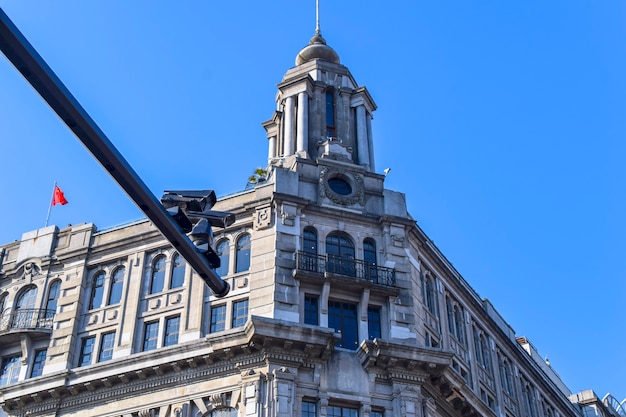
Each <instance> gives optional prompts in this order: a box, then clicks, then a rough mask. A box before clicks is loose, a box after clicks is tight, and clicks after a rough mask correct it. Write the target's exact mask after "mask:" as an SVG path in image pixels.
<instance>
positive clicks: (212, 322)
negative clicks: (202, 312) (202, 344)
mask: <svg viewBox="0 0 626 417" xmlns="http://www.w3.org/2000/svg"><path fill="white" fill-rule="evenodd" d="M210 311H211V317H209V333H217V332H222V331H224V330H226V319H227V317H226V311H227V309H226V304H218V305H215V306H211V310H210ZM217 312H219V313H220V316H221V317H220V316H218V315H217V314H216V313H217ZM218 318H219V319H218ZM220 325H221V328H218V327H220Z"/></svg>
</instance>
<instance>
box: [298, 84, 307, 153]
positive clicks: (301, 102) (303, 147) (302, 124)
mask: <svg viewBox="0 0 626 417" xmlns="http://www.w3.org/2000/svg"><path fill="white" fill-rule="evenodd" d="M296 127H297V134H296V139H297V145H296V152H307V151H308V148H309V95H308V94H307V93H306V92H305V91H301V92H300V93H298V121H297V123H296Z"/></svg>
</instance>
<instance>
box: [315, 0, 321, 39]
mask: <svg viewBox="0 0 626 417" xmlns="http://www.w3.org/2000/svg"><path fill="white" fill-rule="evenodd" d="M315 33H316V34H318V35H319V34H321V33H322V32H321V31H320V0H315Z"/></svg>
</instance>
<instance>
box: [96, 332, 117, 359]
mask: <svg viewBox="0 0 626 417" xmlns="http://www.w3.org/2000/svg"><path fill="white" fill-rule="evenodd" d="M114 346H115V332H111V333H105V334H103V335H102V340H101V341H100V353H98V362H106V361H110V360H111V359H113V347H114Z"/></svg>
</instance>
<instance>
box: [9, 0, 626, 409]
mask: <svg viewBox="0 0 626 417" xmlns="http://www.w3.org/2000/svg"><path fill="white" fill-rule="evenodd" d="M0 7H2V8H3V10H4V11H5V13H7V14H8V15H9V17H10V18H11V19H12V20H13V21H14V22H15V24H16V25H17V26H18V27H19V28H20V29H21V30H22V32H23V33H24V34H25V36H26V37H27V38H28V39H29V40H30V42H31V43H32V44H33V45H34V46H35V48H36V49H37V50H38V51H39V53H40V54H41V55H42V56H43V57H44V59H45V60H46V61H47V62H48V64H49V65H50V66H51V67H52V68H53V69H54V71H55V72H56V73H57V75H58V76H59V78H61V80H63V82H64V83H65V84H66V86H67V87H68V88H69V90H70V91H71V92H72V93H73V94H74V95H75V96H76V97H77V99H78V100H79V102H81V104H82V105H83V107H85V109H86V110H87V111H88V112H89V113H90V115H91V116H92V118H93V119H94V120H95V121H96V122H97V123H98V124H99V126H100V127H101V128H102V130H103V131H104V132H105V133H106V134H107V135H108V137H109V138H110V139H111V141H112V142H113V143H114V144H115V145H116V146H117V147H118V149H119V150H120V151H121V152H122V154H123V155H124V156H125V157H126V158H127V160H128V161H129V162H130V164H131V165H132V166H133V167H134V169H135V170H136V171H137V173H138V174H139V175H140V176H141V177H142V179H143V180H144V181H145V182H146V184H147V185H148V186H149V187H150V188H151V190H152V191H153V192H154V193H155V194H156V195H157V196H158V197H160V195H161V194H162V192H163V190H165V189H176V188H190V189H204V188H213V189H215V190H216V192H217V194H218V195H224V194H228V193H231V192H235V191H238V190H241V189H243V187H244V186H245V183H246V179H247V177H248V176H249V175H250V174H251V172H252V171H253V169H254V168H256V167H258V166H264V165H265V163H266V158H267V140H266V138H265V133H264V130H263V128H262V127H261V122H263V121H265V120H267V119H269V118H270V117H271V115H272V111H273V110H274V107H275V102H274V97H275V94H276V84H277V83H278V82H280V80H281V78H282V76H283V74H284V73H285V72H286V70H287V69H288V68H290V67H292V66H293V65H294V60H295V56H296V54H297V52H298V51H299V50H300V49H301V48H302V47H304V46H305V45H306V44H307V42H308V40H309V39H310V38H311V36H312V35H313V32H314V29H315V2H314V1H313V0H310V1H297V2H294V1H287V0H273V1H271V2H259V1H254V2H253V1H231V2H208V1H191V0H190V1H185V2H165V1H147V0H135V1H132V2H130V1H121V0H107V1H103V0H97V1H96V0H94V1H89V2H85V1H79V0H75V1H70V0H58V1H56V2H36V1H31V0H19V1H18V0H0ZM625 18H626V3H625V2H623V1H622V0H602V1H588V0H585V1H583V0H563V1H559V0H551V1H545V0H526V1H523V2H521V1H516V2H513V1H507V2H504V1H495V0H480V1H478V0H475V1H467V0H441V1H436V2H426V1H409V0H406V1H402V0H399V1H396V2H374V1H371V0H361V1H343V2H330V1H325V0H322V4H321V26H322V34H323V35H324V37H325V38H326V40H327V41H328V44H329V45H331V46H332V47H333V48H334V49H335V50H336V51H337V52H338V53H339V56H340V58H341V60H342V63H343V64H345V65H347V66H348V67H349V68H350V70H351V72H352V74H353V75H354V77H355V78H356V80H357V82H358V83H359V84H361V85H366V86H367V87H368V89H369V91H370V93H371V94H372V96H373V98H374V100H375V101H376V103H377V105H378V110H377V111H376V112H375V114H374V117H375V118H374V121H373V129H374V147H375V150H376V165H377V170H378V171H380V172H382V170H383V169H384V168H387V167H391V173H390V174H389V176H388V177H387V179H386V187H387V188H390V189H394V190H398V191H402V192H405V193H406V195H407V203H408V205H409V207H410V211H411V213H412V215H413V217H415V219H416V220H417V221H418V223H419V225H420V226H421V227H422V228H423V229H424V230H425V231H426V233H428V234H429V236H430V237H431V239H432V240H433V241H434V242H435V243H436V244H437V245H438V247H439V248H440V249H441V250H442V252H443V253H444V254H445V255H446V257H447V258H448V259H449V260H450V261H451V262H452V263H453V264H454V266H455V267H456V268H457V270H458V271H459V272H460V273H461V274H462V275H463V276H464V277H465V279H466V280H467V281H468V282H469V283H470V284H471V285H472V286H473V287H474V288H475V289H476V291H477V292H478V293H479V294H480V295H481V296H482V297H486V298H489V299H490V300H491V301H492V303H493V304H494V305H495V307H496V308H497V309H498V310H499V312H500V313H501V314H502V315H503V316H504V317H505V319H506V320H507V321H508V322H509V324H510V325H511V326H512V327H513V328H514V329H515V331H516V333H517V334H518V335H524V336H527V337H528V338H529V339H530V340H531V342H532V343H533V344H534V345H535V346H536V347H537V349H538V350H539V352H540V353H541V354H542V355H544V356H547V357H548V358H549V359H550V361H551V363H552V366H553V367H554V368H555V370H556V371H557V372H558V373H559V374H560V376H561V377H562V379H563V380H564V381H565V383H566V384H567V385H568V386H569V387H570V389H571V390H572V391H573V392H578V391H580V390H582V389H587V388H592V389H594V390H595V391H596V393H597V394H598V395H599V396H601V397H602V396H604V394H606V393H607V392H611V393H612V394H614V396H615V397H617V398H619V399H622V398H624V397H626V383H625V377H624V375H626V361H625V360H624V359H625V358H624V345H625V344H626V336H625V335H626V332H624V330H623V327H624V316H625V313H624V307H623V306H624V303H623V299H624V295H625V294H626V277H625V275H626V267H625V264H624V262H623V260H624V258H625V256H624V254H625V253H626V244H625V239H624V235H625V234H626V221H625V219H624V213H626V198H625V197H624V187H623V183H624V179H625V177H626V175H625V174H626V164H624V162H623V159H624V155H625V153H626V145H625V141H624V138H625V137H626V117H625V116H626V115H625V110H626V105H625V99H624V97H626V77H624V74H626V25H625V24H624V21H625ZM0 146H1V148H0V149H1V151H0V161H1V162H0V175H1V178H2V180H1V181H0V195H2V201H1V202H0V215H1V216H2V218H3V219H4V220H3V221H2V223H1V225H0V242H3V243H7V242H11V241H13V240H16V239H20V237H21V234H22V233H23V232H26V231H29V230H34V229H36V228H39V227H42V226H43V224H44V222H45V218H46V213H47V209H48V205H49V202H50V198H51V193H52V185H53V183H54V181H55V180H56V181H58V184H59V186H60V187H61V188H62V189H63V191H64V192H65V195H66V197H67V199H68V200H69V202H70V203H69V204H68V205H66V206H62V207H61V206H56V207H54V208H53V209H52V214H51V218H50V223H51V224H56V225H58V226H60V227H64V226H66V225H67V224H79V223H83V222H93V223H95V224H96V225H97V226H98V228H100V229H104V228H108V227H111V226H115V225H119V224H122V223H125V222H128V221H132V220H134V219H138V218H140V217H142V214H141V212H140V211H139V210H138V209H137V208H135V207H134V205H133V204H132V203H131V202H130V201H129V199H128V198H127V197H126V195H125V194H124V193H123V192H122V191H121V190H120V189H119V188H118V186H117V185H116V184H115V183H114V181H113V180H112V179H110V178H109V177H108V175H107V174H106V173H105V172H104V171H103V169H102V168H101V167H100V166H99V165H98V164H97V162H95V160H94V159H93V158H92V157H91V156H90V155H89V154H88V153H87V151H86V150H85V149H84V148H83V146H82V145H81V144H80V143H79V141H78V140H77V139H75V138H74V136H73V135H72V134H71V132H70V131H69V130H68V129H67V128H66V127H65V125H63V124H62V123H61V122H60V121H59V119H58V118H57V117H56V115H54V114H53V113H52V112H51V111H50V110H49V108H48V107H47V105H46V104H45V103H44V102H43V101H42V100H41V99H40V98H39V97H38V96H37V94H36V93H35V92H34V90H32V88H31V87H30V86H29V85H28V84H27V83H26V82H25V81H24V80H23V78H22V77H21V75H19V74H18V72H17V71H16V70H15V69H14V68H13V67H12V66H11V65H10V64H9V63H8V61H7V60H6V59H4V58H2V59H0Z"/></svg>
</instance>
